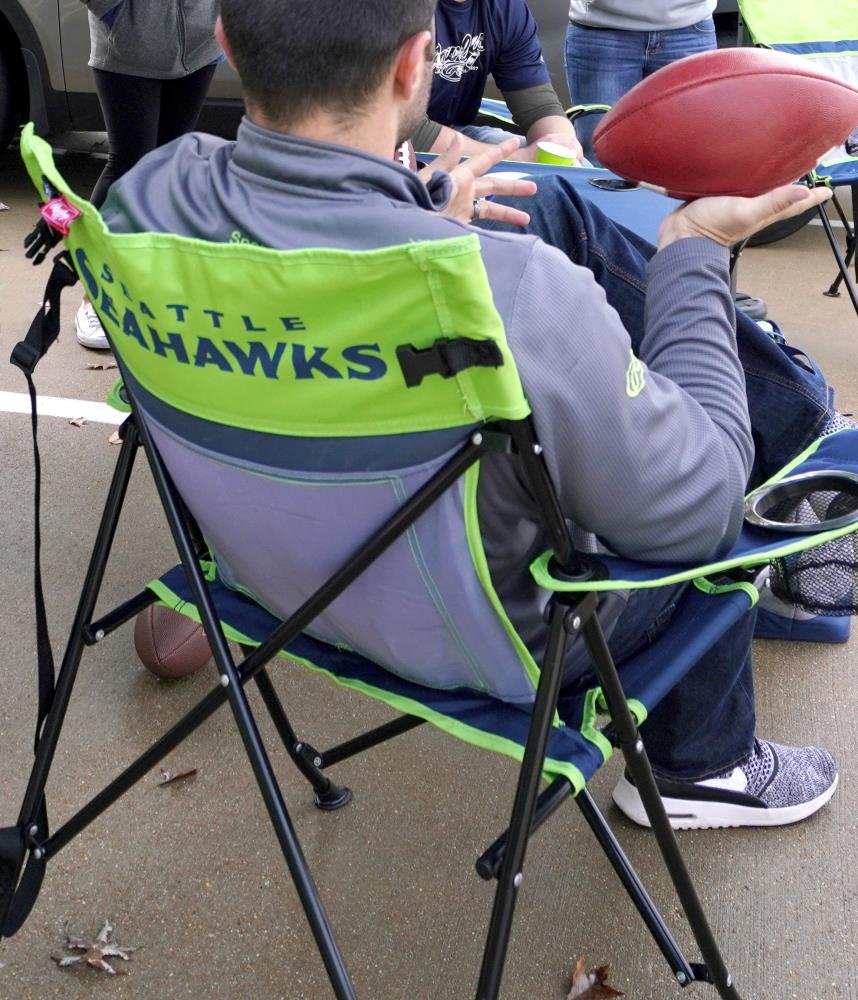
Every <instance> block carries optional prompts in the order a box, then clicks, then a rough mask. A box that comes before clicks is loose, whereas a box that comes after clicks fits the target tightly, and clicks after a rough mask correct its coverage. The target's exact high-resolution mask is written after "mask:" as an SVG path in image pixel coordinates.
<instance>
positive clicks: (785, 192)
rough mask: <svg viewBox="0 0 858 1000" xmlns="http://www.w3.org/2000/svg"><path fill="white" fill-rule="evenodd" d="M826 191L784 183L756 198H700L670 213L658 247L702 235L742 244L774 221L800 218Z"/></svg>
mask: <svg viewBox="0 0 858 1000" xmlns="http://www.w3.org/2000/svg"><path fill="white" fill-rule="evenodd" d="M831 195H832V192H831V190H830V189H829V188H826V187H818V188H807V187H805V186H804V185H803V184H784V185H783V186H782V187H778V188H775V189H774V191H769V192H768V194H761V195H759V196H758V197H756V198H738V197H724V198H700V199H698V200H697V201H691V202H688V203H687V204H685V205H682V206H681V207H680V208H677V209H676V210H675V211H673V212H671V213H670V215H668V216H667V218H666V219H665V220H664V221H663V222H662V224H661V228H660V229H659V232H658V248H659V250H663V249H664V248H665V247H666V246H668V244H670V243H675V242H676V240H681V239H686V238H688V237H691V236H705V237H706V238H707V239H710V240H714V241H715V242H716V243H720V244H721V245H722V246H725V247H732V246H734V245H735V244H736V243H741V242H742V240H746V239H747V238H748V237H749V236H753V235H754V233H757V232H759V231H760V230H761V229H765V228H766V227H767V226H770V225H772V223H774V222H780V221H781V220H782V219H790V218H792V217H793V216H794V215H801V213H802V212H806V211H807V210H808V209H809V208H814V207H815V206H817V205H820V204H821V203H822V202H824V201H828V199H829V198H830V197H831Z"/></svg>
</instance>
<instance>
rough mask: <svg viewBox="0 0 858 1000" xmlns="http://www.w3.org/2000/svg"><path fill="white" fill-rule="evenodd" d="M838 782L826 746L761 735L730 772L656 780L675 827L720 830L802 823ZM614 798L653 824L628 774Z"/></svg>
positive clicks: (635, 817) (645, 823)
mask: <svg viewBox="0 0 858 1000" xmlns="http://www.w3.org/2000/svg"><path fill="white" fill-rule="evenodd" d="M837 780H838V774H837V765H836V764H835V762H834V758H833V757H832V756H831V754H830V753H829V752H828V751H827V750H820V749H819V748H818V747H785V746H781V745H780V744H778V743H770V742H769V741H768V740H759V739H756V740H754V748H753V750H752V751H751V753H750V755H749V756H748V757H747V758H746V759H745V760H744V761H742V763H741V764H739V765H737V766H736V767H734V768H732V769H731V770H730V771H728V772H726V773H725V774H720V775H718V776H717V777H715V778H708V779H706V780H704V781H670V780H667V779H664V778H657V779H656V784H657V785H658V790H659V793H660V794H661V801H662V802H663V803H664V808H665V811H666V812H667V816H668V819H669V820H670V825H671V826H672V827H673V829H674V830H716V829H720V828H724V827H730V826H785V825H786V824H788V823H798V822H799V820H803V819H807V817H808V816H812V815H813V814H814V813H815V812H817V811H818V810H820V809H821V808H822V807H823V806H824V805H825V803H826V802H828V800H829V799H830V798H831V796H832V795H834V792H835V790H836V789H837ZM613 797H614V803H615V804H616V805H617V807H618V808H619V809H620V810H621V811H622V812H624V813H625V814H626V816H628V818H629V819H630V820H633V821H634V822H635V823H638V824H639V825H640V826H649V818H648V817H647V814H646V811H645V809H644V806H643V802H642V801H641V797H640V794H639V792H638V790H637V788H636V787H635V786H634V784H633V783H632V781H631V778H630V777H629V775H628V773H625V774H624V775H623V776H622V778H620V780H619V782H618V783H617V786H616V788H615V789H614V796H613Z"/></svg>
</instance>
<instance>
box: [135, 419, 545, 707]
mask: <svg viewBox="0 0 858 1000" xmlns="http://www.w3.org/2000/svg"><path fill="white" fill-rule="evenodd" d="M148 424H149V426H150V427H151V429H152V433H153V436H154V438H155V441H156V445H157V447H158V449H159V451H160V452H161V455H162V456H163V459H164V462H165V463H166V465H167V468H168V469H169V471H170V475H171V476H172V477H173V480H174V481H175V483H176V486H177V488H178V489H179V491H180V493H181V494H182V496H183V497H184V499H185V501H186V503H187V504H188V506H189V508H190V509H191V511H192V512H193V514H194V516H195V517H196V518H197V520H198V522H199V524H200V527H201V529H202V531H203V533H204V535H205V537H206V539H207V540H208V542H209V544H210V545H211V547H212V549H213V551H214V552H215V554H216V556H217V561H218V568H219V570H220V573H221V577H222V578H223V580H224V582H225V583H226V584H227V585H228V586H231V587H235V588H238V589H241V590H244V591H246V592H247V593H249V594H251V596H253V597H254V598H255V599H256V600H258V601H259V603H260V604H262V605H263V606H264V607H265V608H267V609H268V610H269V611H271V612H272V613H274V614H275V615H277V616H278V617H281V618H286V617H288V616H289V615H290V614H291V613H292V612H294V611H295V609H296V608H298V607H299V606H300V605H301V604H302V603H303V602H304V601H305V600H306V599H307V598H308V597H309V596H310V595H311V594H312V593H313V591H314V590H316V589H317V588H318V587H319V586H321V584H322V583H324V582H325V580H326V579H327V578H328V577H330V576H331V575H332V574H333V573H334V572H335V571H336V570H337V569H338V568H339V567H340V565H341V564H342V563H343V562H344V561H345V560H346V559H347V558H348V557H349V555H351V554H353V553H354V552H355V551H356V550H357V548H358V546H359V545H360V544H361V543H362V542H363V541H365V540H367V539H368V538H369V536H370V535H371V534H372V533H373V532H374V531H376V530H377V529H378V528H379V527H380V526H381V525H382V524H383V523H384V522H385V521H386V520H387V519H388V518H389V517H390V516H391V515H392V514H393V513H394V512H395V511H396V510H397V509H398V508H399V507H400V506H401V505H402V503H403V501H404V500H405V499H406V498H407V496H410V495H412V494H413V493H414V492H415V491H416V490H417V489H418V488H419V487H420V486H421V485H423V483H425V482H426V481H427V480H428V479H429V477H430V476H431V475H432V473H433V472H436V471H437V470H438V469H439V468H440V467H441V466H442V465H443V464H444V462H445V461H446V460H447V459H448V458H449V457H450V454H447V455H444V456H442V457H441V458H439V459H437V460H435V461H433V462H431V463H427V464H423V465H419V466H415V467H412V468H409V469H405V470H402V471H401V472H400V473H399V475H397V476H393V475H390V474H384V473H370V474H368V475H366V476H363V477H360V478H358V477H357V476H355V475H351V476H348V477H347V478H346V479H345V480H344V481H341V478H342V477H340V476H333V475H329V476H324V475H321V474H315V473H306V472H299V473H296V474H295V475H294V476H291V477H290V478H289V479H287V478H286V474H285V473H278V474H269V475H262V474H259V473H257V472H254V471H251V470H248V469H247V468H239V467H236V466H235V465H233V464H232V462H231V461H229V460H224V461H218V460H216V459H214V458H212V457H211V456H210V455H205V454H201V453H200V452H198V451H196V450H194V449H193V448H191V447H189V446H188V445H187V444H186V443H185V442H183V441H181V440H179V439H177V438H176V437H174V436H173V435H172V434H171V433H170V432H168V431H166V430H165V429H164V428H163V427H160V426H159V425H157V424H156V423H155V422H154V421H153V420H151V419H149V420H148ZM463 492H464V481H463V480H460V482H459V483H457V484H456V486H454V487H453V488H452V489H451V490H449V491H448V492H447V494H446V495H445V496H444V497H443V498H442V499H441V500H440V501H438V502H437V503H436V504H435V505H434V506H433V507H432V508H431V509H430V510H429V511H427V512H426V513H425V514H424V515H423V516H422V517H421V518H420V520H419V521H418V522H417V524H416V525H414V526H413V527H412V528H411V529H410V530H409V532H408V533H407V534H406V536H404V537H403V538H401V539H400V540H399V541H398V542H396V543H395V544H394V545H393V546H392V547H391V548H390V549H389V550H388V551H387V552H386V553H385V554H384V555H383V556H382V557H381V558H380V559H378V560H377V561H376V562H375V563H374V564H373V565H372V566H370V567H369V568H368V569H367V570H366V572H365V573H364V574H363V575H362V576H361V578H360V579H359V580H358V581H357V582H356V583H354V584H353V585H352V586H351V587H350V588H349V589H348V590H346V591H345V592H344V593H343V594H341V595H340V597H339V598H338V599H337V600H336V601H335V602H334V603H333V604H332V605H331V606H330V607H329V609H328V610H327V611H326V612H325V614H324V615H322V616H320V617H319V618H318V619H317V620H316V621H315V622H314V623H313V625H312V626H311V628H310V629H308V631H309V632H310V633H311V634H313V635H315V636H317V637H319V638H321V639H324V640H326V641H328V642H332V643H339V644H345V645H346V646H349V647H350V648H352V649H355V650H357V651H358V652H360V653H362V654H363V655H365V656H367V657H368V658H370V659H372V660H373V661H374V662H376V663H379V664H380V665H382V666H384V667H386V668H387V669H389V670H392V671H393V672H395V673H397V674H399V675H400V676H402V677H406V678H408V679H409V680H414V681H417V682H419V683H422V684H426V685H429V686H432V687H440V688H455V687H468V688H474V689H476V690H479V691H484V692H487V693H489V694H492V695H494V696H495V697H497V698H500V699H502V700H504V701H508V702H513V703H520V704H525V703H529V702H531V701H532V700H533V694H534V691H533V686H532V684H531V682H530V680H529V678H528V677H527V675H526V673H525V671H524V668H523V666H522V664H521V661H520V660H519V658H518V656H517V654H516V652H515V650H514V648H513V646H512V643H511V642H510V640H509V637H508V636H507V635H506V632H505V630H504V628H503V625H502V623H501V622H500V620H499V618H498V617H497V614H496V613H495V611H494V609H493V608H492V606H491V603H490V602H489V600H488V598H487V597H486V595H485V593H484V592H483V590H482V587H481V585H480V582H479V580H478V578H477V576H476V574H475V572H474V569H473V566H472V563H471V559H470V555H469V552H468V545H467V538H466V535H465V530H464V523H463V518H462V507H463Z"/></svg>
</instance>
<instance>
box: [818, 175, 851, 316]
mask: <svg viewBox="0 0 858 1000" xmlns="http://www.w3.org/2000/svg"><path fill="white" fill-rule="evenodd" d="M851 191H852V218H853V220H854V221H852V222H850V221H849V219H848V218H847V217H846V213H845V212H844V211H843V206H842V205H841V204H840V199H839V198H838V197H837V194H836V193H835V195H834V197H833V198H832V199H831V201H832V203H833V205H834V208H835V210H836V211H837V214H838V216H839V217H840V221H841V223H842V224H843V228H844V229H845V230H846V258H845V260H844V264H845V265H846V269H847V271H848V269H849V267H850V266H851V265H852V262H853V260H854V261H855V280H856V282H858V259H856V257H855V248H856V243H858V238H856V231H855V221H858V184H853V185H852V187H851ZM842 281H843V272H842V271H838V272H837V276H836V277H835V279H834V281H833V282H832V283H831V287H830V288H829V289H828V291H826V292H823V295H827V296H829V297H830V298H837V297H839V295H840V283H841V282H842Z"/></svg>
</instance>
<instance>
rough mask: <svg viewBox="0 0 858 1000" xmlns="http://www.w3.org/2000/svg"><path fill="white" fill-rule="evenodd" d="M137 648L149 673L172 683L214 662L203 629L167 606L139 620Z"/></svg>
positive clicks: (157, 606)
mask: <svg viewBox="0 0 858 1000" xmlns="http://www.w3.org/2000/svg"><path fill="white" fill-rule="evenodd" d="M134 648H135V649H136V650H137V655H138V656H139V657H140V661H141V663H142V664H143V666H144V667H146V669H147V670H150V671H151V672H152V673H153V674H155V675H156V676H157V677H162V678H164V679H168V680H175V679H176V678H178V677H187V676H188V675H189V674H193V673H196V671H197V670H201V669H202V668H203V667H204V666H205V665H206V664H207V663H208V662H209V660H211V658H212V652H211V649H210V647H209V642H208V639H206V634H205V632H204V631H203V627H202V625H199V624H197V622H195V621H192V620H191V619H190V618H186V617H185V616H184V615H180V614H179V612H178V611H174V610H173V609H172V608H167V607H165V606H164V605H163V604H151V605H150V606H149V607H148V608H145V609H144V610H143V611H141V612H140V614H139V615H138V616H137V620H136V621H135V622H134Z"/></svg>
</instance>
